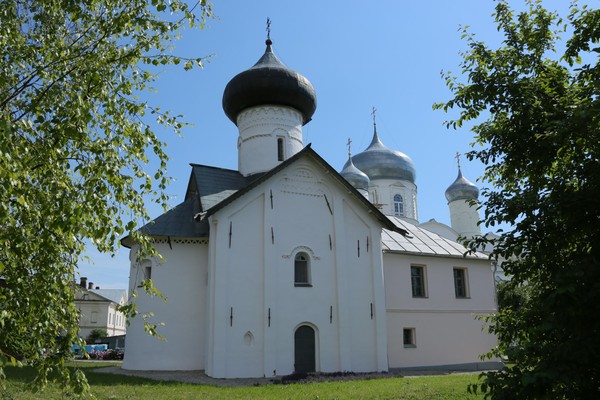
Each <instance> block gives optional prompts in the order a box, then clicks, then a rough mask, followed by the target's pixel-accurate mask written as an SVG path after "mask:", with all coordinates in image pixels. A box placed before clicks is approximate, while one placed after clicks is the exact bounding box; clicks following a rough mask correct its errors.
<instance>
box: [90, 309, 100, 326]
mask: <svg viewBox="0 0 600 400" xmlns="http://www.w3.org/2000/svg"><path fill="white" fill-rule="evenodd" d="M90 322H91V323H92V324H95V323H97V322H98V312H97V311H92V316H91V318H90Z"/></svg>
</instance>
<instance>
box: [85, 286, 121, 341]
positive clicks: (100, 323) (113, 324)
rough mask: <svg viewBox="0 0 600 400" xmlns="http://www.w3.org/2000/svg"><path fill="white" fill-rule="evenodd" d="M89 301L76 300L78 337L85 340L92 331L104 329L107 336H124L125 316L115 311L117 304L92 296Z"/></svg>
mask: <svg viewBox="0 0 600 400" xmlns="http://www.w3.org/2000/svg"><path fill="white" fill-rule="evenodd" d="M88 296H90V297H93V298H92V299H91V300H83V299H81V300H76V301H75V305H76V307H77V309H78V310H79V336H80V337H82V338H84V339H85V338H87V337H88V336H89V334H90V333H91V332H92V331H93V330H94V329H99V328H100V329H106V332H107V333H108V336H117V335H124V334H125V324H126V322H125V316H124V315H123V313H120V312H118V311H117V304H116V303H112V302H110V301H108V300H100V299H98V297H97V296H94V295H93V294H88Z"/></svg>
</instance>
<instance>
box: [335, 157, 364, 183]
mask: <svg viewBox="0 0 600 400" xmlns="http://www.w3.org/2000/svg"><path fill="white" fill-rule="evenodd" d="M340 175H342V176H343V177H344V179H346V180H347V181H348V183H350V184H351V185H352V186H354V188H355V189H363V190H368V189H369V183H370V182H371V181H370V179H369V177H368V176H367V174H365V173H364V172H362V171H361V170H360V169H358V168H356V167H355V166H354V164H353V163H352V158H348V162H347V163H346V165H345V166H344V169H343V170H342V172H340Z"/></svg>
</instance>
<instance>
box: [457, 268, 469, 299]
mask: <svg viewBox="0 0 600 400" xmlns="http://www.w3.org/2000/svg"><path fill="white" fill-rule="evenodd" d="M454 294H455V295H456V297H457V298H468V297H469V288H468V284H467V270H466V269H465V268H454Z"/></svg>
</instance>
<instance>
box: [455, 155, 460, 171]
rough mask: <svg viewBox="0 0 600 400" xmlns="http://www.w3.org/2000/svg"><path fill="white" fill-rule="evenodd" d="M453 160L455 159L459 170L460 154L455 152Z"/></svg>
mask: <svg viewBox="0 0 600 400" xmlns="http://www.w3.org/2000/svg"><path fill="white" fill-rule="evenodd" d="M454 158H456V164H457V165H458V169H460V153H459V152H458V151H457V152H456V155H455V156H454Z"/></svg>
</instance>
